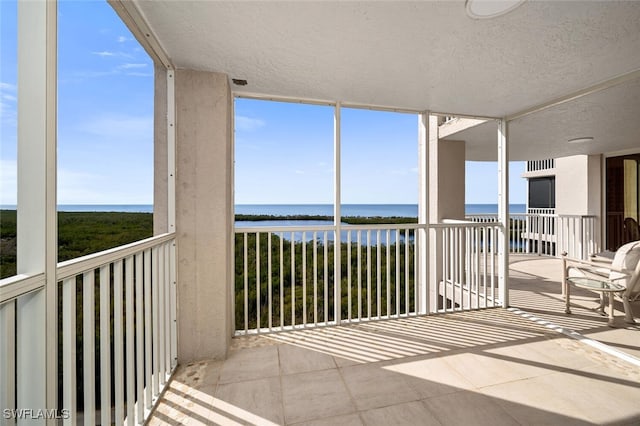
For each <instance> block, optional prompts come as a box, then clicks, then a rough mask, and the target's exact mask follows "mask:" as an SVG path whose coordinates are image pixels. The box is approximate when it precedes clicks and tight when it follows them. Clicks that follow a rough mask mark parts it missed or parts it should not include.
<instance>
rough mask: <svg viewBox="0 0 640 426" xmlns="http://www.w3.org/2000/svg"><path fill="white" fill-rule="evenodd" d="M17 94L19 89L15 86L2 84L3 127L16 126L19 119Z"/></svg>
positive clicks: (1, 107)
mask: <svg viewBox="0 0 640 426" xmlns="http://www.w3.org/2000/svg"><path fill="white" fill-rule="evenodd" d="M16 92H17V87H16V85H15V84H11V83H6V82H0V119H1V120H2V124H3V126H11V127H15V126H16V123H17V119H18V114H17V110H16V101H17V100H18V99H17V97H16V95H15V94H16Z"/></svg>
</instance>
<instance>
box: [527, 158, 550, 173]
mask: <svg viewBox="0 0 640 426" xmlns="http://www.w3.org/2000/svg"><path fill="white" fill-rule="evenodd" d="M555 167H556V160H554V159H553V158H549V159H545V160H529V161H527V171H528V172H537V171H540V170H550V169H553V168H555Z"/></svg>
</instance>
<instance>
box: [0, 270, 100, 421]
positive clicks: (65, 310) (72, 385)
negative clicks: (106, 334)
mask: <svg viewBox="0 0 640 426" xmlns="http://www.w3.org/2000/svg"><path fill="white" fill-rule="evenodd" d="M8 305H9V304H6V305H1V306H0V311H2V310H3V309H6V308H5V306H8ZM11 305H12V308H11V309H7V311H8V312H7V313H8V314H9V313H10V314H11V316H12V317H14V316H15V312H13V311H14V309H13V306H15V304H14V303H11ZM0 314H1V312H0ZM13 329H14V328H13V327H12V330H13ZM62 330H63V332H62V406H63V407H65V408H66V409H67V410H69V417H68V418H66V419H64V420H63V424H64V425H65V426H66V425H75V424H76V423H77V421H78V414H77V413H76V409H77V395H76V392H77V391H78V388H77V386H76V380H77V379H76V359H77V354H76V277H71V278H66V279H65V280H64V281H63V282H62ZM3 331H4V330H3ZM9 334H11V333H9ZM7 337H8V338H9V339H10V341H15V339H14V336H11V335H9V336H7V335H4V338H5V339H6V338H7ZM101 344H102V343H101ZM11 353H14V351H11ZM14 368H15V367H14ZM14 371H15V370H14ZM3 402H4V401H3ZM109 411H111V410H109Z"/></svg>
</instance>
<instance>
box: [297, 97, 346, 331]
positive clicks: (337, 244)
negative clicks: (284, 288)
mask: <svg viewBox="0 0 640 426" xmlns="http://www.w3.org/2000/svg"><path fill="white" fill-rule="evenodd" d="M340 108H341V106H340V102H337V103H336V105H335V107H334V114H333V117H334V118H333V168H334V173H333V179H334V185H333V187H334V190H333V224H334V228H335V231H334V232H335V235H334V239H333V276H334V283H333V318H334V320H335V322H336V324H340V321H341V316H342V308H341V305H342V289H341V287H342V255H341V247H342V229H341V226H340V223H341V221H342V213H341V209H340V207H341V203H342V195H341V191H340V189H341V180H340V179H341V176H340V167H341V166H340V156H341V152H340V149H341V148H340V142H341V141H340V135H341V133H340V125H341V121H340V120H341V118H340ZM303 243H304V241H303ZM305 296H306V295H305ZM304 303H306V300H305V301H304Z"/></svg>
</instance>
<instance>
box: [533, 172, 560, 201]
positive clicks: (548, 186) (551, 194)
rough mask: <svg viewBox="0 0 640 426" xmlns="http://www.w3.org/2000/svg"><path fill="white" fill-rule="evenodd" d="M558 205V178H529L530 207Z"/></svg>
mask: <svg viewBox="0 0 640 426" xmlns="http://www.w3.org/2000/svg"><path fill="white" fill-rule="evenodd" d="M555 207H556V178H555V177H542V178H533V179H529V208H531V209H553V208H555Z"/></svg>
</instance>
